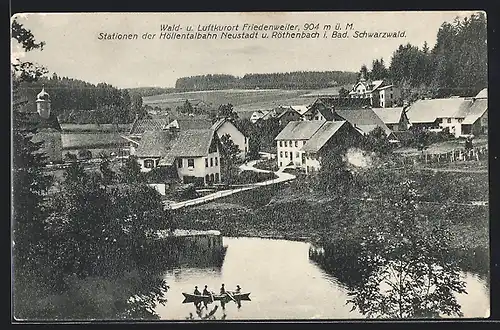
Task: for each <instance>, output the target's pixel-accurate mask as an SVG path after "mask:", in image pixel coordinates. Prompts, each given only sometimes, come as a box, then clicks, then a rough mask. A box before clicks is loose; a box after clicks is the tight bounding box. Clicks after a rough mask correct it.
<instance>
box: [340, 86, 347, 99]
mask: <svg viewBox="0 0 500 330" xmlns="http://www.w3.org/2000/svg"><path fill="white" fill-rule="evenodd" d="M348 96H349V90H347V89H346V88H344V87H341V88H340V89H339V97H341V98H342V97H348Z"/></svg>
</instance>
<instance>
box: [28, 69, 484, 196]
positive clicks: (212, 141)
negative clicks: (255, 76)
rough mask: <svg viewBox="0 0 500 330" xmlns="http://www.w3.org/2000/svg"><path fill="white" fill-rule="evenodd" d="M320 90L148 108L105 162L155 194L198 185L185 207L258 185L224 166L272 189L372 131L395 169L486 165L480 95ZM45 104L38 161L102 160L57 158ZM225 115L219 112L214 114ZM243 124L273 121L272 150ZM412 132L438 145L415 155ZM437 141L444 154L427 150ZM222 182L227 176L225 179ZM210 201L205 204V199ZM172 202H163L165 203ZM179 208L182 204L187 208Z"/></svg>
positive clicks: (379, 86)
mask: <svg viewBox="0 0 500 330" xmlns="http://www.w3.org/2000/svg"><path fill="white" fill-rule="evenodd" d="M328 92H329V93H325V94H321V93H319V94H317V95H319V96H318V97H317V99H316V100H314V101H313V102H312V103H310V104H301V105H296V104H287V105H279V106H277V107H273V108H271V109H262V110H257V111H241V109H240V111H238V112H235V111H234V110H233V109H232V105H230V108H228V109H226V111H219V113H218V114H217V115H216V116H213V118H212V119H210V118H208V117H207V116H206V115H203V112H201V113H202V114H201V115H200V114H195V110H194V109H195V108H194V107H193V105H191V104H190V103H189V102H190V101H188V100H185V102H184V103H183V104H182V106H185V105H186V104H188V108H190V109H191V113H189V110H188V113H184V114H179V116H178V118H172V117H171V116H169V114H168V112H167V111H161V109H160V111H158V109H156V110H152V111H151V113H149V114H148V116H146V117H145V118H138V117H136V118H135V120H134V121H133V123H132V124H131V125H130V127H129V129H128V131H125V132H122V133H120V136H121V138H122V139H123V141H125V142H126V144H123V143H122V144H121V147H119V149H118V150H117V149H116V148H115V146H111V149H110V150H111V151H110V153H109V155H110V156H114V157H115V160H119V161H121V162H123V160H124V159H127V158H129V157H132V158H133V159H135V160H136V161H137V163H138V164H139V165H140V171H141V172H143V173H147V172H150V171H157V172H158V171H160V172H161V174H160V175H159V176H158V175H156V176H155V180H156V181H151V180H150V181H149V183H150V185H151V186H154V187H155V188H156V189H157V190H158V191H159V192H160V193H161V194H162V195H169V194H168V191H169V190H172V189H180V188H179V187H180V186H183V187H184V188H183V189H185V187H186V186H189V185H191V186H194V187H196V189H197V191H198V194H195V196H197V197H195V198H193V199H196V200H197V201H198V202H193V203H191V205H194V204H197V203H202V202H207V201H209V200H213V199H215V198H216V196H223V195H224V194H221V193H220V191H221V190H223V191H225V192H226V193H225V195H227V191H228V189H230V188H233V190H234V191H236V188H238V189H241V188H242V186H245V185H246V186H247V187H248V188H250V187H256V186H255V185H256V184H258V183H257V182H253V181H249V182H245V180H244V179H243V180H240V181H238V182H236V181H235V180H234V178H233V177H234V176H235V175H234V174H232V173H231V172H234V171H233V169H229V168H227V166H226V168H224V165H223V164H228V163H230V164H228V166H230V167H236V166H239V172H240V174H241V172H243V171H244V172H248V171H254V172H255V173H256V174H257V173H260V174H262V173H265V170H270V169H273V170H274V171H273V172H275V174H274V176H262V179H260V178H259V179H256V180H258V181H262V180H266V179H267V180H268V183H270V184H271V183H273V184H274V183H279V182H282V181H288V180H291V179H293V178H295V175H294V173H295V174H297V173H300V174H305V175H312V174H314V173H315V172H318V171H319V170H320V168H321V158H322V157H324V156H325V155H327V154H328V153H329V152H332V151H331V149H332V148H331V147H332V146H339V145H340V146H343V147H346V148H359V147H360V146H361V144H360V141H362V139H363V137H366V136H368V135H369V134H370V133H371V132H373V131H374V130H376V129H377V128H378V129H380V130H381V131H382V132H383V137H381V138H383V139H386V140H387V141H388V142H389V145H390V146H391V149H392V150H393V152H394V153H395V154H397V155H399V156H400V159H401V162H402V164H405V160H406V163H408V162H410V163H412V164H420V163H421V162H422V158H423V159H424V162H425V163H426V162H427V161H429V162H431V160H432V159H438V162H439V159H440V160H441V162H443V163H444V162H451V161H453V160H455V159H456V160H470V161H472V160H475V161H479V160H480V158H481V160H483V161H484V160H485V159H486V157H487V143H486V141H487V140H486V139H485V137H486V136H487V133H488V95H487V89H486V88H485V89H483V90H481V91H480V92H479V93H478V94H477V95H475V96H474V97H467V98H466V97H448V98H440V99H422V100H417V101H416V102H414V103H412V104H407V103H405V104H404V105H403V106H399V107H398V106H395V105H396V104H397V103H398V102H400V95H401V91H400V89H399V88H398V87H397V86H394V85H392V84H389V83H387V82H386V81H383V80H376V81H370V80H367V79H365V78H364V77H363V76H361V77H360V80H359V81H358V82H357V83H356V84H355V85H353V86H352V88H351V90H350V91H349V93H348V95H346V96H342V97H341V96H339V95H338V94H337V95H335V94H333V95H332V93H331V89H329V90H328ZM50 102H51V101H50V95H49V94H48V93H47V92H46V91H45V90H44V89H43V90H42V91H41V92H40V93H39V94H38V95H37V99H36V105H37V109H38V110H37V111H38V112H37V113H31V115H32V120H34V121H38V122H40V124H41V125H42V127H43V129H42V130H41V131H40V132H39V133H38V135H37V136H36V137H35V140H40V141H44V143H45V153H46V154H47V155H48V156H49V161H50V163H51V164H54V165H52V167H53V168H58V167H59V168H60V167H61V166H64V162H63V160H65V161H66V163H68V161H75V160H77V161H83V162H87V163H92V162H93V161H94V160H98V159H99V158H100V156H102V154H103V150H102V149H101V150H100V151H101V152H100V153H97V152H94V153H93V154H92V153H91V152H90V151H88V150H84V151H82V150H79V152H78V153H73V157H71V152H66V154H65V155H63V147H62V128H61V127H62V126H61V124H60V123H59V121H58V118H57V117H55V116H54V115H51V112H50ZM191 102H193V100H191ZM193 103H194V106H195V107H203V106H204V104H203V101H201V102H200V101H198V102H196V101H194V102H193ZM205 106H206V104H205ZM224 107H225V105H222V104H221V105H220V106H219V109H221V108H224ZM226 108H227V107H226ZM228 110H229V111H228ZM242 121H243V122H244V121H246V126H247V127H248V125H253V126H254V127H259V124H261V123H264V122H266V121H274V122H276V124H277V127H278V130H275V131H274V132H277V134H276V135H275V136H274V135H272V136H267V139H268V140H271V141H274V146H270V147H267V148H266V147H264V148H262V149H263V150H255V147H254V150H250V146H251V141H250V140H251V138H252V137H251V136H249V134H248V128H247V127H245V125H243V124H241V123H242ZM248 122H250V123H251V124H250V123H248ZM245 128H247V129H246V130H245ZM419 132H428V133H429V134H434V135H436V134H441V135H442V136H444V138H443V139H442V141H438V142H436V143H434V144H429V142H427V143H426V142H425V141H417V146H416V147H415V139H416V136H417V134H419ZM270 133H271V134H272V132H270ZM445 133H446V134H445ZM260 134H266V132H262V133H260ZM473 141H474V142H473ZM102 142H104V143H105V141H102ZM466 142H468V143H466ZM476 142H477V144H476ZM411 143H413V145H412V146H413V148H411ZM418 143H420V144H418ZM443 143H444V144H445V145H446V144H448V145H449V146H448V147H444V148H443V147H442V148H439V147H438V148H436V151H434V152H428V150H431V151H432V150H433V147H434V146H436V145H439V144H441V145H442V144H443ZM473 143H474V145H475V146H474V147H473ZM225 144H226V146H224V145H225ZM228 145H229V146H230V147H232V151H231V152H232V153H231V152H227V151H226V152H224V150H223V148H225V149H226V150H227V149H228ZM412 150H413V151H412ZM89 153H90V155H89ZM117 156H121V157H117ZM224 157H228V158H230V159H225V158H224ZM417 160H418V162H417ZM259 162H263V164H267V166H265V167H263V168H262V169H259V168H256V167H254V166H253V165H256V164H258V163H259ZM56 164H61V165H56ZM257 167H259V166H257ZM261 167H262V166H261ZM268 172H269V171H268ZM287 172H288V174H287ZM226 175H227V176H229V175H231V176H232V177H231V178H226V177H225V176H226ZM229 179H233V180H232V181H233V182H231V180H229ZM254 181H255V180H254ZM235 184H236V185H238V186H237V187H236V186H235ZM258 185H261V184H258ZM258 185H257V186H258ZM217 192H219V193H218V194H216V193H217ZM208 193H211V195H212V198H210V197H205V198H203V195H207V194H208ZM200 194H201V195H200ZM170 195H171V194H170ZM200 197H201V198H200ZM178 202H180V201H179V200H177V201H175V200H173V201H168V200H166V205H169V204H172V203H173V204H172V205H174V204H175V203H178ZM182 202H184V204H186V203H187V201H186V200H183V201H182Z"/></svg>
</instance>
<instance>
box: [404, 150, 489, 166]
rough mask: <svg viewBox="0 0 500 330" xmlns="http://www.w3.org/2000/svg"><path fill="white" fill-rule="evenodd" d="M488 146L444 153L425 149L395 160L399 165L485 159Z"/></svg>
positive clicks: (486, 158)
mask: <svg viewBox="0 0 500 330" xmlns="http://www.w3.org/2000/svg"><path fill="white" fill-rule="evenodd" d="M487 160H488V148H487V147H477V148H473V149H470V150H466V149H464V148H460V149H455V150H452V151H448V152H444V153H432V154H429V153H426V152H425V151H424V152H422V153H421V154H419V155H412V156H401V157H399V158H398V160H397V162H398V163H399V165H415V164H447V163H452V162H456V161H487Z"/></svg>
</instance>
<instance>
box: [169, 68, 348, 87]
mask: <svg viewBox="0 0 500 330" xmlns="http://www.w3.org/2000/svg"><path fill="white" fill-rule="evenodd" d="M355 78H356V74H355V73H353V72H342V71H326V72H317V71H299V72H285V73H253V74H246V75H244V76H243V77H241V78H238V77H235V76H232V75H224V74H208V75H200V76H191V77H182V78H179V79H177V81H176V83H175V89H176V90H178V91H197V90H198V91H199V90H219V89H230V88H243V89H255V88H261V89H264V88H269V89H279V88H283V89H315V88H326V87H328V86H329V83H330V82H331V81H336V82H337V83H338V84H340V85H346V84H352V83H353V82H354V80H355Z"/></svg>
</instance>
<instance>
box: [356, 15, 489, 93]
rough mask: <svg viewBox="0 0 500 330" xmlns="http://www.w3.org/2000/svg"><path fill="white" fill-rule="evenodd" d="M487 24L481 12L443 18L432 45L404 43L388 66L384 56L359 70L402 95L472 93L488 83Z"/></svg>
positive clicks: (366, 76)
mask: <svg viewBox="0 0 500 330" xmlns="http://www.w3.org/2000/svg"><path fill="white" fill-rule="evenodd" d="M486 42H487V25H486V17H485V15H484V14H483V13H477V14H473V15H471V16H470V17H465V18H463V19H460V18H458V17H457V18H455V20H454V21H453V22H452V23H450V22H444V23H443V24H442V25H441V27H440V28H439V30H438V33H437V37H436V43H435V45H434V47H433V48H432V49H430V48H429V46H428V45H427V42H425V43H424V45H423V46H422V48H420V47H418V46H416V45H412V44H410V43H407V44H406V45H400V46H399V47H398V49H396V50H395V51H394V53H393V55H392V58H391V61H390V63H389V66H388V67H386V65H385V63H384V60H383V59H375V60H373V62H372V69H371V71H369V70H368V68H367V67H366V65H363V66H362V67H361V70H360V72H359V73H358V79H359V77H360V75H361V73H363V74H364V76H365V78H367V79H371V80H379V79H388V80H390V81H392V82H393V83H394V84H396V85H397V86H399V87H401V89H402V99H404V100H408V101H410V102H411V101H414V100H416V99H420V98H425V97H428V98H435V97H448V96H452V95H456V96H473V95H475V94H477V93H478V92H479V91H480V90H481V89H483V88H485V87H487V84H488V60H487V58H488V47H487V43H486Z"/></svg>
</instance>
